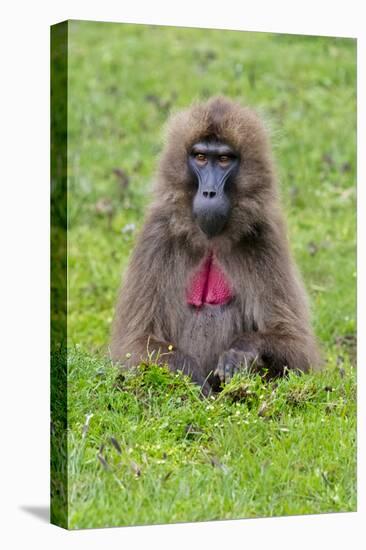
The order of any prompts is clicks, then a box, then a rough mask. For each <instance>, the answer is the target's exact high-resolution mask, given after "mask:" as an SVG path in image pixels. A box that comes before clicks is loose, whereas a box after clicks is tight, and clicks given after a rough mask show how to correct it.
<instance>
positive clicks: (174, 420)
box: [54, 21, 356, 528]
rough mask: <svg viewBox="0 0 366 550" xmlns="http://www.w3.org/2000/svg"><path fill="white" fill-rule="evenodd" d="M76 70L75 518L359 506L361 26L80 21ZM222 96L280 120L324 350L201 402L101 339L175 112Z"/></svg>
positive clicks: (298, 237) (292, 207)
mask: <svg viewBox="0 0 366 550" xmlns="http://www.w3.org/2000/svg"><path fill="white" fill-rule="evenodd" d="M68 69H69V90H68V91H69V95H68V102H69V104H68V106H69V112H68V139H69V141H68V162H69V164H68V189H69V202H68V227H69V232H68V237H69V242H68V277H69V279H68V349H69V355H68V370H67V376H68V460H69V462H68V504H69V515H68V525H69V527H70V528H84V527H102V526H116V525H131V524H149V523H165V522H182V521H198V520H212V519H227V518H244V517H258V516H277V515H287V514H308V513H320V512H331V511H350V510H355V509H356V373H355V361H356V319H355V308H356V306H355V302H356V264H355V248H356V221H355V216H356V208H355V201H356V176H355V149H356V133H355V126H356V118H355V108H356V107H355V106H356V103H355V99H356V98H355V94H356V92H355V89H356V84H355V82H356V44H355V41H353V40H350V39H334V38H318V37H304V36H290V35H273V34H266V33H246V32H232V31H217V30H203V29H184V28H169V27H165V28H164V27H154V26H150V25H146V26H143V25H120V24H106V23H89V22H77V21H75V22H72V23H71V24H70V25H69V65H68ZM215 94H224V95H227V96H229V97H232V98H234V99H239V100H241V101H242V102H247V103H249V104H250V105H252V106H254V107H256V108H257V109H258V110H259V111H260V112H261V113H262V114H263V116H264V117H265V119H266V120H267V121H268V124H269V126H270V128H271V132H272V141H273V144H274V155H275V158H276V162H277V166H278V173H279V179H280V184H281V193H282V197H283V205H284V208H285V212H286V217H287V220H288V229H289V236H290V241H291V246H292V250H293V254H294V256H295V258H296V260H297V262H298V264H299V267H300V270H301V272H302V274H303V277H304V279H305V283H306V287H307V289H308V292H309V295H310V299H311V304H312V311H313V322H314V327H315V331H316V333H317V335H318V338H319V340H320V342H321V346H322V349H323V351H324V356H325V358H326V360H327V361H326V368H325V370H324V372H322V373H321V374H315V375H305V376H302V377H297V376H290V377H289V378H288V379H285V380H281V381H280V382H276V383H270V384H264V383H263V382H262V381H261V379H260V378H259V377H254V378H248V377H244V378H242V379H236V380H233V382H232V383H231V385H230V386H228V387H227V388H226V389H225V391H224V392H223V393H222V394H220V395H219V396H218V397H216V398H214V399H213V398H212V399H209V400H202V399H200V398H199V397H198V389H197V388H196V387H195V386H193V385H192V384H190V383H189V381H187V379H185V378H184V377H182V376H180V375H177V376H175V375H172V374H169V373H168V372H166V371H165V370H164V369H162V368H158V367H155V366H150V367H149V368H148V367H146V366H142V367H141V369H140V370H139V371H137V372H135V373H130V374H128V375H127V376H126V377H125V378H124V379H121V378H116V377H117V370H116V368H115V367H114V366H113V365H111V363H110V361H109V359H108V349H107V346H108V338H109V332H110V325H111V321H112V316H113V310H114V303H115V299H116V295H117V290H118V287H119V284H120V280H121V274H122V275H123V271H124V270H125V268H126V265H127V262H128V258H129V254H130V252H131V250H132V247H133V244H134V241H135V238H136V235H137V233H138V230H139V228H140V227H141V224H142V221H143V215H144V211H145V207H146V205H147V203H148V201H149V192H150V189H151V183H152V180H153V177H154V170H155V167H156V162H157V158H158V155H159V152H160V150H161V147H162V135H163V127H164V124H165V122H166V119H167V117H168V116H169V113H170V112H171V111H175V110H178V109H179V108H182V107H185V106H187V105H188V104H190V103H191V102H192V101H193V100H195V99H202V98H207V97H210V96H212V95H215ZM54 444H57V442H54ZM54 513H55V515H56V516H57V514H58V513H59V514H60V515H62V514H61V511H59V512H57V506H56V512H54Z"/></svg>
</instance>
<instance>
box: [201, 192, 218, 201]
mask: <svg viewBox="0 0 366 550" xmlns="http://www.w3.org/2000/svg"><path fill="white" fill-rule="evenodd" d="M202 195H203V196H204V197H205V198H206V199H213V198H214V197H216V191H203V193H202Z"/></svg>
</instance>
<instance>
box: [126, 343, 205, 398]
mask: <svg viewBox="0 0 366 550" xmlns="http://www.w3.org/2000/svg"><path fill="white" fill-rule="evenodd" d="M129 348H130V349H131V350H133V351H132V353H127V354H126V360H124V361H121V363H123V366H124V367H127V368H128V367H131V366H133V365H138V364H139V363H140V362H141V361H150V360H151V362H153V363H154V362H156V363H157V364H159V365H168V367H169V369H170V370H171V371H172V372H176V371H178V370H180V371H182V372H183V374H185V375H187V376H190V377H191V379H192V380H193V382H195V383H196V384H198V385H199V386H201V391H202V393H203V395H205V396H207V395H209V394H210V393H211V386H210V384H209V382H208V381H207V379H206V378H205V377H204V376H203V375H202V374H201V372H200V367H199V365H198V363H197V361H196V360H195V359H194V358H193V357H191V356H189V355H187V354H185V353H183V352H182V351H181V350H179V349H178V348H176V347H175V346H174V345H172V344H168V343H167V342H162V341H160V340H156V339H155V338H152V337H151V336H150V337H142V338H140V339H139V340H135V341H134V342H133V343H132V344H131V345H130V346H129Z"/></svg>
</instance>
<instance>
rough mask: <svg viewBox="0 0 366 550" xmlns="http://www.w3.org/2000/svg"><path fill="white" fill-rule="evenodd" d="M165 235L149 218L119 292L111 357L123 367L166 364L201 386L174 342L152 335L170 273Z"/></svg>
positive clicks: (159, 222) (197, 373)
mask: <svg viewBox="0 0 366 550" xmlns="http://www.w3.org/2000/svg"><path fill="white" fill-rule="evenodd" d="M166 234H167V231H166V220H164V219H161V218H158V217H154V216H150V220H147V223H146V224H145V226H144V228H143V230H142V233H141V235H140V237H139V239H138V242H137V245H136V247H135V250H134V253H133V256H132V258H131V262H130V264H129V267H128V270H127V273H126V276H125V281H124V284H123V286H122V288H121V291H120V295H119V300H118V304H117V308H116V314H115V318H114V322H113V328H112V339H111V344H110V352H111V357H112V359H113V360H114V361H116V362H118V363H120V364H121V365H123V366H124V367H125V368H128V367H131V366H133V365H138V364H139V363H141V362H142V361H148V360H151V361H152V362H158V363H159V364H165V363H166V364H167V365H168V366H169V368H170V369H171V370H172V371H176V370H178V369H179V370H182V371H183V372H184V374H187V375H190V376H191V377H192V379H193V380H194V381H195V382H197V383H198V384H199V385H201V386H202V385H203V384H204V382H205V380H204V378H203V376H201V374H200V369H199V367H198V365H197V362H196V361H195V359H194V358H192V357H190V356H188V355H186V354H184V353H182V352H181V351H180V350H179V348H178V347H177V346H176V343H175V342H173V341H164V339H162V338H161V335H160V333H159V335H157V334H156V333H154V332H155V330H154V326H155V323H154V319H156V318H157V317H159V318H162V317H164V313H163V312H162V311H161V302H162V300H161V296H162V295H164V293H165V290H166V289H165V284H166V283H165V278H164V275H165V273H168V274H169V273H170V272H172V271H173V265H172V263H173V261H174V260H173V256H172V250H171V247H170V243H169V241H168V239H167V238H166ZM166 338H167V337H166ZM171 348H172V349H171ZM206 386H207V384H206Z"/></svg>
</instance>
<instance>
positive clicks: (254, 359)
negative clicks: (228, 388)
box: [214, 346, 263, 384]
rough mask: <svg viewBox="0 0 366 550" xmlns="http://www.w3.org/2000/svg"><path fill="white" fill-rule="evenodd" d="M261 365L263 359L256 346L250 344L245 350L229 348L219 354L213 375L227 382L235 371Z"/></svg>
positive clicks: (256, 367) (247, 370) (249, 369)
mask: <svg viewBox="0 0 366 550" xmlns="http://www.w3.org/2000/svg"><path fill="white" fill-rule="evenodd" d="M262 366H263V361H262V359H261V357H260V355H259V353H258V351H257V349H256V348H254V347H251V346H248V347H247V349H246V350H240V349H237V348H231V349H229V350H227V351H224V352H223V353H222V354H221V355H220V357H219V361H218V363H217V367H216V370H215V372H214V375H215V376H218V377H219V379H220V381H221V382H223V383H225V384H227V383H228V382H230V380H231V379H232V377H233V376H234V374H236V373H237V372H243V371H246V372H250V371H252V370H254V369H255V370H257V369H260V368H261V367H262Z"/></svg>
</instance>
